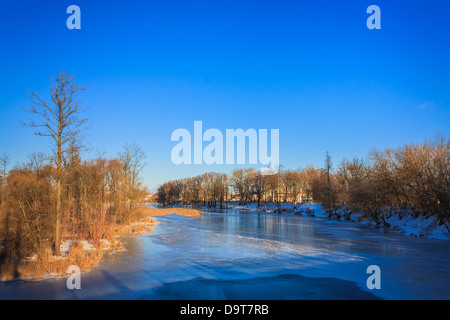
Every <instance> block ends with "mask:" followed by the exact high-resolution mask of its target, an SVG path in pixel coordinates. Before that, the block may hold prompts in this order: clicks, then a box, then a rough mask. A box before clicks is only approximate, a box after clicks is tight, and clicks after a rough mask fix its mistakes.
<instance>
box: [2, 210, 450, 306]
mask: <svg viewBox="0 0 450 320" xmlns="http://www.w3.org/2000/svg"><path fill="white" fill-rule="evenodd" d="M157 220H158V222H159V224H158V225H157V227H156V228H155V231H154V233H151V234H145V235H141V236H137V237H128V238H127V242H126V249H127V250H126V251H125V252H119V253H116V254H114V255H111V256H108V257H106V258H105V260H104V262H103V263H102V264H101V265H100V266H99V267H98V268H96V269H94V270H92V271H90V272H87V273H82V280H81V287H82V288H81V290H69V289H67V287H66V279H65V278H59V279H58V278H55V279H48V280H41V281H21V282H12V283H2V284H0V298H1V299H238V300H240V299H243V300H245V299H289V300H297V299H450V269H449V268H448V266H449V265H450V255H449V252H450V250H449V249H450V243H449V241H445V240H433V239H420V238H414V237H407V236H403V235H399V234H396V233H393V232H389V231H386V230H384V229H381V228H376V227H373V226H367V225H361V224H358V223H349V222H334V221H333V222H331V221H330V220H328V219H325V218H315V217H305V216H292V215H283V214H281V215H279V214H268V213H248V212H240V211H236V210H228V211H219V210H218V211H216V212H215V211H212V212H209V211H208V212H205V213H204V214H203V215H200V216H181V215H176V214H172V215H166V216H159V217H157ZM370 265H377V266H379V267H380V269H381V289H379V290H378V289H373V290H369V289H368V288H367V285H366V281H367V278H368V277H369V276H370V274H367V272H366V271H367V267H368V266H370Z"/></svg>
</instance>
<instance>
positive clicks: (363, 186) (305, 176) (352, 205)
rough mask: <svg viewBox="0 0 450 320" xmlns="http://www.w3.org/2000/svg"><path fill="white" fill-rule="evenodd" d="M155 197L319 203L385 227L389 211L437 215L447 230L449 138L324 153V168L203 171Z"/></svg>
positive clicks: (166, 201)
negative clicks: (339, 154) (363, 154)
mask: <svg viewBox="0 0 450 320" xmlns="http://www.w3.org/2000/svg"><path fill="white" fill-rule="evenodd" d="M157 200H158V202H159V203H161V204H163V205H164V206H166V205H173V204H185V205H189V206H193V207H202V206H207V207H216V206H220V207H223V205H224V203H226V201H230V200H234V201H236V200H237V201H240V203H242V204H245V203H248V202H250V201H257V202H258V205H261V202H274V203H277V204H278V205H280V204H281V203H282V202H292V203H297V202H311V201H314V202H317V203H320V204H322V205H323V206H324V208H325V209H326V210H327V212H328V214H329V215H330V216H332V215H333V214H336V212H337V210H338V209H339V208H340V207H342V206H345V207H346V208H348V209H349V210H352V211H354V212H361V213H363V214H365V215H366V216H367V217H368V218H369V219H371V220H374V221H376V222H377V223H381V224H385V225H387V223H386V221H385V219H384V217H385V214H386V213H387V212H391V211H392V210H396V212H401V211H404V210H407V211H410V212H413V213H414V215H415V216H416V217H418V216H420V215H423V216H435V217H437V218H438V221H439V223H440V224H441V225H442V224H443V225H445V226H446V228H447V230H449V232H450V229H449V228H450V140H449V139H448V138H446V137H443V136H439V137H437V138H435V139H434V140H433V141H429V142H424V143H421V144H408V145H404V146H402V147H398V148H394V149H390V148H388V149H385V150H383V151H373V152H371V153H370V154H369V156H368V158H367V159H366V160H364V159H358V158H355V159H352V160H347V159H344V160H342V162H341V163H340V164H339V165H338V166H337V167H336V168H334V167H333V165H332V163H331V157H330V156H329V155H328V153H327V156H326V160H325V165H324V168H316V167H313V166H307V167H306V168H304V169H302V170H279V171H278V173H277V174H275V175H261V173H260V172H258V171H255V170H254V169H237V170H234V171H233V172H232V174H231V175H226V174H223V173H215V172H212V173H205V174H203V175H200V176H197V177H193V178H187V179H180V180H175V181H170V182H167V183H164V184H163V185H161V186H160V187H159V188H158V191H157Z"/></svg>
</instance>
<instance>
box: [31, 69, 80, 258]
mask: <svg viewBox="0 0 450 320" xmlns="http://www.w3.org/2000/svg"><path fill="white" fill-rule="evenodd" d="M84 90H85V88H84V87H81V86H79V85H78V84H77V82H76V81H75V79H74V75H72V74H70V73H68V72H64V71H60V70H59V71H58V75H57V76H53V77H52V80H51V86H50V99H49V100H47V99H45V98H42V97H40V96H39V95H38V94H37V93H35V92H31V94H30V100H31V108H29V109H28V110H26V111H27V112H29V113H32V114H34V115H36V116H37V117H38V118H39V120H38V121H37V122H31V123H29V124H27V126H28V127H33V128H38V129H37V131H36V132H35V134H36V135H39V136H45V137H50V141H51V145H52V151H53V161H54V162H55V164H56V169H57V170H56V222H55V255H56V256H59V255H60V243H61V234H60V225H61V183H62V181H61V180H62V170H63V161H64V160H65V157H66V155H67V153H68V152H69V150H70V146H71V145H73V144H74V143H75V141H77V140H79V136H80V133H81V132H82V131H83V130H84V129H85V124H86V122H87V119H85V118H81V117H80V115H81V114H82V113H83V112H85V111H86V110H85V109H84V108H83V107H82V105H81V103H80V101H79V100H78V99H79V95H80V94H81V93H82V92H83V91H84Z"/></svg>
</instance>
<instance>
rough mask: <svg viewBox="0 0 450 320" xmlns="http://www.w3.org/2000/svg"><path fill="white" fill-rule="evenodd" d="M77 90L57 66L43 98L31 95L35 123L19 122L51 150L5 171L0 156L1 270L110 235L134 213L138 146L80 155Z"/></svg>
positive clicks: (139, 189)
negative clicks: (65, 243)
mask: <svg viewBox="0 0 450 320" xmlns="http://www.w3.org/2000/svg"><path fill="white" fill-rule="evenodd" d="M83 90H84V88H82V87H80V86H79V85H78V84H77V83H76V82H75V79H74V76H73V75H71V74H69V73H66V72H63V71H60V72H59V74H58V75H57V76H55V77H54V78H52V86H51V87H50V97H49V98H48V99H45V98H43V97H41V96H38V95H37V94H36V93H34V92H33V93H31V94H30V101H31V107H30V108H29V109H27V111H28V112H30V113H31V114H32V115H33V117H34V119H35V120H36V121H35V122H31V123H27V124H25V125H26V126H27V127H31V128H35V129H36V131H35V133H36V134H37V135H39V136H45V137H48V139H49V141H50V143H51V146H52V152H50V153H47V154H46V153H33V154H31V155H30V156H29V157H28V160H27V161H26V162H25V163H23V164H21V165H16V166H15V167H14V168H12V169H11V170H8V168H9V165H10V163H11V161H10V158H9V156H8V155H6V154H4V155H3V156H2V157H0V166H1V171H0V201H1V205H0V274H1V271H2V270H1V267H2V266H9V265H11V264H17V263H19V262H20V261H21V260H22V259H24V258H25V257H29V256H31V255H38V256H39V255H41V254H42V255H45V254H46V253H47V252H48V250H52V252H53V254H54V255H56V256H59V255H60V243H61V240H62V239H64V238H68V239H74V240H77V239H86V240H93V241H98V240H100V239H105V238H106V239H107V238H110V237H112V236H113V235H114V228H115V227H116V226H117V225H120V224H126V223H128V222H130V221H133V220H134V219H135V218H136V212H137V210H136V209H137V207H138V205H137V204H138V203H139V202H140V201H142V199H143V198H144V197H145V196H146V195H147V191H146V190H145V188H144V187H143V186H142V183H141V179H140V174H141V171H142V168H143V166H144V159H145V154H144V152H143V151H142V150H141V148H140V147H139V146H137V145H135V144H126V145H125V146H124V148H123V150H122V152H120V153H118V154H117V156H116V157H113V158H110V159H107V158H105V157H103V156H102V155H99V156H98V157H97V158H96V159H92V160H83V159H82V157H81V154H82V151H83V150H84V148H83V145H82V141H83V139H82V138H81V133H82V132H83V131H84V130H85V129H86V127H85V124H86V122H87V120H86V119H84V118H82V117H81V115H82V113H83V112H84V110H83V109H82V107H81V103H80V102H79V100H78V95H79V94H80V93H81V92H82V91H83Z"/></svg>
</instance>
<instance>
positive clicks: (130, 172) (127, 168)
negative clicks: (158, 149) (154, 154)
mask: <svg viewBox="0 0 450 320" xmlns="http://www.w3.org/2000/svg"><path fill="white" fill-rule="evenodd" d="M119 158H120V160H121V162H122V167H123V170H124V172H125V175H126V183H127V186H126V187H127V190H128V199H129V201H130V210H131V211H133V210H134V209H135V208H134V205H135V202H136V193H137V191H139V187H140V181H139V176H140V173H141V171H142V169H143V168H144V166H145V163H144V160H145V158H146V155H145V152H144V151H142V149H141V147H140V146H138V145H136V144H131V145H129V144H126V145H125V146H124V150H123V152H122V153H120V154H119Z"/></svg>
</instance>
